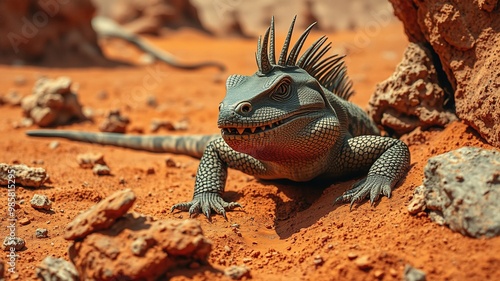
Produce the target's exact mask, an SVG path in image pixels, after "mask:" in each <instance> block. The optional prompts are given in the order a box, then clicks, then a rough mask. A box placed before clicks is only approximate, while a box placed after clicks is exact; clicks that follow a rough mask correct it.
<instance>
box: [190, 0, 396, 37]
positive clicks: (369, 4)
mask: <svg viewBox="0 0 500 281" xmlns="http://www.w3.org/2000/svg"><path fill="white" fill-rule="evenodd" d="M191 2H192V3H193V6H195V7H196V9H197V10H198V14H199V17H200V21H201V23H202V25H203V26H204V27H205V28H206V29H208V30H210V31H212V32H214V33H215V34H219V35H225V36H227V35H228V34H231V33H242V34H244V35H248V36H258V35H260V34H262V31H263V30H265V29H266V28H267V27H268V26H269V20H270V18H271V16H275V17H276V19H279V20H277V21H276V28H277V29H278V30H287V29H288V26H289V24H290V22H289V21H290V20H291V19H292V17H293V16H294V15H297V16H298V17H299V18H300V19H302V20H299V21H298V22H297V25H296V26H297V29H301V28H303V27H305V26H306V25H308V24H310V23H311V22H313V21H318V26H319V29H321V30H328V31H334V30H346V29H352V28H361V30H363V29H366V30H365V31H368V32H370V31H373V30H377V29H379V28H380V27H381V25H385V24H387V23H388V22H389V21H391V20H392V19H393V16H392V9H391V7H390V5H389V4H388V3H387V1H383V0H372V1H341V0H313V1H286V0H278V1H272V0H256V1H243V0H231V1H225V0H222V1H204V0H191ZM304 18H305V19H306V20H304Z"/></svg>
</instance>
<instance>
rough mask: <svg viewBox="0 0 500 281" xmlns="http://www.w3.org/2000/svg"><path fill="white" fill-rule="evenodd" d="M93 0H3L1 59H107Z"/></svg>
mask: <svg viewBox="0 0 500 281" xmlns="http://www.w3.org/2000/svg"><path fill="white" fill-rule="evenodd" d="M94 12H95V8H94V6H93V5H92V3H91V2H90V0H71V1H68V0H47V1H36V0H16V1H0V19H2V20H1V21H0V63H7V64H25V63H30V64H31V63H41V64H45V65H55V66H68V65H88V64H89V63H92V64H95V63H106V60H105V59H104V56H103V55H102V52H101V49H100V48H99V46H98V45H97V35H96V33H95V32H94V30H93V29H92V27H91V24H90V22H91V19H92V17H93V16H94Z"/></svg>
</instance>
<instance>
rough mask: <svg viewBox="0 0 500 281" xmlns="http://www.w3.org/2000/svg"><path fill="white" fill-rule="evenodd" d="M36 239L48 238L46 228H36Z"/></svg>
mask: <svg viewBox="0 0 500 281" xmlns="http://www.w3.org/2000/svg"><path fill="white" fill-rule="evenodd" d="M35 236H36V238H47V237H48V236H49V231H48V230H47V229H46V228H37V229H36V230H35Z"/></svg>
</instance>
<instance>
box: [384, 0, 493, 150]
mask: <svg viewBox="0 0 500 281" xmlns="http://www.w3.org/2000/svg"><path fill="white" fill-rule="evenodd" d="M390 2H391V3H392V4H393V7H394V11H395V14H396V16H398V17H399V18H400V19H401V20H402V21H403V24H404V26H405V31H406V34H407V35H408V37H409V39H410V40H411V41H413V42H429V43H430V45H431V46H432V48H433V49H434V51H435V52H436V53H437V54H438V56H439V59H440V60H441V63H442V67H443V70H444V71H445V72H446V75H447V77H448V80H449V81H450V83H451V86H452V87H453V89H454V90H455V102H456V114H457V116H458V117H459V118H461V119H463V120H465V121H466V122H467V123H468V124H469V125H471V126H472V127H473V128H475V129H476V130H478V131H479V133H480V134H481V136H482V137H484V138H485V139H486V140H487V141H488V142H489V143H491V144H493V145H495V146H497V147H500V95H499V94H498V88H499V87H500V20H499V18H500V9H499V8H498V1H497V0H492V1H448V0H433V1H416V0H413V1H410V2H409V1H406V0H390Z"/></svg>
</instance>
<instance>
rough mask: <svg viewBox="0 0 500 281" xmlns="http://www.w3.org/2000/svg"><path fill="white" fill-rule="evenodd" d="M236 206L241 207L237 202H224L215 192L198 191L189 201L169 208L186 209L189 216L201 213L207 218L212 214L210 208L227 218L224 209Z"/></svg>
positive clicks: (172, 209)
mask: <svg viewBox="0 0 500 281" xmlns="http://www.w3.org/2000/svg"><path fill="white" fill-rule="evenodd" d="M236 207H239V208H243V207H242V206H241V205H240V204H239V203H238V202H226V201H224V199H222V197H220V195H219V194H217V193H200V194H197V195H195V196H194V197H193V200H191V202H182V203H178V204H175V205H174V206H172V208H171V209H170V211H171V212H173V211H174V210H176V209H177V210H181V211H188V212H189V216H190V217H191V216H192V215H194V214H200V213H203V214H204V215H205V216H206V217H207V218H208V219H210V216H211V215H212V210H214V211H215V212H216V213H218V214H220V215H222V216H223V217H224V219H225V220H227V216H226V210H232V209H235V208H236Z"/></svg>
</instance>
